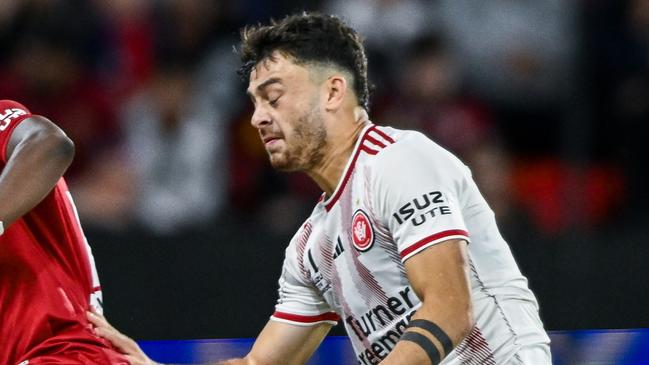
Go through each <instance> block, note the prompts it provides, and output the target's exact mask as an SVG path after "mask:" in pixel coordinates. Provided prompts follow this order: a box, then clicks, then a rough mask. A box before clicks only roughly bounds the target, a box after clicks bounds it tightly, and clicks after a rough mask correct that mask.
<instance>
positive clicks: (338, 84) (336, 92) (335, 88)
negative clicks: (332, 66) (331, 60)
mask: <svg viewBox="0 0 649 365" xmlns="http://www.w3.org/2000/svg"><path fill="white" fill-rule="evenodd" d="M324 86H325V88H326V90H325V92H326V93H325V95H326V96H327V100H326V102H325V110H327V111H333V110H337V109H339V108H340V107H341V106H342V104H343V101H344V99H345V96H346V95H347V79H346V78H345V76H343V75H341V74H334V75H331V76H329V78H328V79H327V80H326V81H325V83H324Z"/></svg>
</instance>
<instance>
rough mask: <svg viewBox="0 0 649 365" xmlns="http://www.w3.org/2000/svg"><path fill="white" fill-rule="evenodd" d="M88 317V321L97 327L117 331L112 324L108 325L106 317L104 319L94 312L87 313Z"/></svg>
mask: <svg viewBox="0 0 649 365" xmlns="http://www.w3.org/2000/svg"><path fill="white" fill-rule="evenodd" d="M86 317H87V318H88V321H89V322H90V323H92V324H93V325H94V326H95V327H103V328H110V329H112V330H115V328H114V327H113V326H112V325H111V324H110V323H108V321H107V320H106V317H104V316H103V315H101V314H98V313H94V312H86ZM115 331H117V330H115Z"/></svg>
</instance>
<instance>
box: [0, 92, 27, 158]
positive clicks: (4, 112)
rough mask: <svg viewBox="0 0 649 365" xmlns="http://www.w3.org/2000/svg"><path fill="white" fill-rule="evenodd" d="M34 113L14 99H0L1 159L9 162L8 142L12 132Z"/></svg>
mask: <svg viewBox="0 0 649 365" xmlns="http://www.w3.org/2000/svg"><path fill="white" fill-rule="evenodd" d="M31 115H32V113H31V112H30V111H29V109H27V108H26V107H25V106H24V105H22V104H20V103H17V102H15V101H12V100H0V161H2V162H3V163H6V162H7V144H8V143H9V137H11V132H12V131H13V130H14V128H16V126H17V125H18V124H20V122H22V121H23V120H25V119H26V118H27V117H29V116H31Z"/></svg>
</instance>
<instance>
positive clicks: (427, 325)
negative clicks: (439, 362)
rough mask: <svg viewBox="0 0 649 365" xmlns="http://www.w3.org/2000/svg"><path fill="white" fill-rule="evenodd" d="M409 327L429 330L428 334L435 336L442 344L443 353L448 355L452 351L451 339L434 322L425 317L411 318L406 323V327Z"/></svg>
mask: <svg viewBox="0 0 649 365" xmlns="http://www.w3.org/2000/svg"><path fill="white" fill-rule="evenodd" d="M411 327H416V328H421V329H423V330H426V331H428V332H430V334H431V335H433V336H434V337H435V338H437V340H438V341H439V342H440V343H441V344H442V347H443V348H444V353H445V355H448V354H449V353H450V352H451V351H453V342H452V341H451V338H450V337H448V335H447V334H446V332H444V330H442V329H441V328H440V327H439V326H438V325H436V324H435V323H433V322H431V321H427V320H425V319H413V320H412V321H410V324H408V328H411Z"/></svg>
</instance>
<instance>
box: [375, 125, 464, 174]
mask: <svg viewBox="0 0 649 365" xmlns="http://www.w3.org/2000/svg"><path fill="white" fill-rule="evenodd" d="M376 130H377V131H380V132H381V133H383V134H385V135H386V136H388V137H389V138H390V139H392V141H393V143H391V144H390V145H388V146H386V148H384V149H382V150H381V153H379V154H377V155H376V159H374V161H373V163H374V164H376V165H381V166H383V167H385V166H388V167H390V166H392V167H395V168H398V167H399V166H403V165H410V164H417V163H423V162H425V163H433V164H448V163H451V164H457V163H459V164H461V165H463V164H462V163H461V162H460V161H459V159H457V157H455V155H453V154H452V153H451V152H449V151H448V150H447V149H445V148H444V147H442V146H440V145H439V144H437V143H436V142H435V141H433V140H432V139H430V138H429V137H427V136H426V135H425V134H423V133H421V132H419V131H415V130H404V129H397V128H392V127H385V126H377V127H376Z"/></svg>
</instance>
